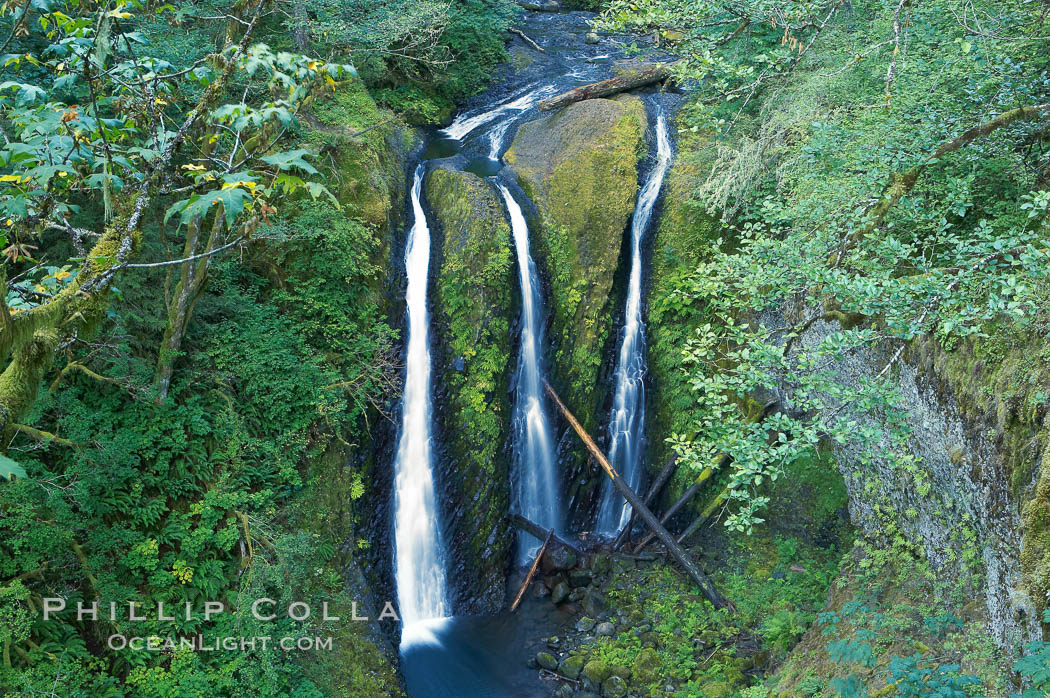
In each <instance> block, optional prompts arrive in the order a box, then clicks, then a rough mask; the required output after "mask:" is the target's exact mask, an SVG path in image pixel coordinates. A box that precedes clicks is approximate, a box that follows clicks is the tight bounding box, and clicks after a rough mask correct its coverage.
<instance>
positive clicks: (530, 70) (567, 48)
mask: <svg viewBox="0 0 1050 698" xmlns="http://www.w3.org/2000/svg"><path fill="white" fill-rule="evenodd" d="M590 17H591V15H589V14H587V13H581V12H572V13H562V14H545V13H529V14H528V15H527V17H526V18H525V20H524V22H523V23H522V24H520V25H519V26H521V27H522V28H523V29H524V30H525V31H526V32H527V33H528V34H529V36H531V37H532V38H534V39H535V40H537V41H538V42H539V44H540V45H542V46H543V47H544V48H545V49H546V51H545V53H542V54H541V53H539V52H531V53H532V54H533V55H532V56H531V57H530V58H531V60H530V61H528V63H527V64H526V66H525V67H523V68H519V69H515V68H513V66H508V67H507V68H506V71H505V72H506V74H505V75H504V76H503V79H502V80H500V81H498V82H497V83H496V86H495V87H493V88H492V89H490V90H489V91H488V92H487V93H484V94H482V95H480V96H478V97H477V98H475V99H473V100H471V102H470V103H469V104H468V105H466V108H465V109H464V110H463V111H462V113H461V114H460V116H458V117H457V118H456V119H455V120H454V121H453V122H452V124H451V125H449V126H448V127H447V128H445V129H442V130H440V131H438V132H436V133H434V134H432V135H431V137H430V138H429V140H428V144H427V147H426V149H425V151H424V153H423V155H422V158H421V160H420V162H419V164H418V166H417V167H416V169H415V172H414V176H413V182H412V190H411V214H412V225H411V228H410V229H409V231H408V233H407V236H406V241H405V254H404V271H405V275H406V280H407V285H406V329H405V338H406V349H405V363H406V372H405V388H404V394H403V397H402V402H401V409H400V416H401V422H400V426H399V430H398V435H397V448H396V451H395V459H394V464H393V468H394V516H393V518H394V544H395V552H394V572H395V576H396V592H397V597H398V604H399V607H400V612H401V619H402V634H401V644H400V653H401V666H402V671H403V674H404V676H405V680H406V685H407V688H408V691H409V694H410V695H411V696H413V698H438V697H448V698H452V697H453V696H455V697H456V698H470V697H472V696H477V697H479V698H480V697H488V696H492V697H493V698H495V697H497V696H499V697H500V698H510V697H514V696H521V697H523V698H524V697H532V696H539V695H549V694H550V691H551V686H549V685H546V684H543V683H542V682H541V680H540V678H539V673H538V672H537V671H535V670H534V669H529V668H528V667H527V666H526V659H527V658H528V657H531V656H534V654H535V652H536V651H537V648H538V647H540V646H541V645H542V643H543V638H545V637H548V636H550V635H552V634H555V633H557V632H558V631H559V630H560V629H562V628H564V627H566V626H567V625H568V624H569V623H571V622H572V617H571V615H570V614H568V613H567V612H565V611H563V610H560V609H559V608H558V607H556V606H554V605H553V604H551V603H550V601H549V600H545V599H535V598H531V595H527V596H526V600H525V602H524V603H523V604H522V606H521V607H520V608H519V609H518V611H517V613H515V614H513V615H511V614H509V613H506V612H504V613H501V614H498V615H495V616H457V615H454V614H455V611H456V609H455V603H454V601H453V599H454V596H455V595H454V589H455V585H456V580H455V578H454V576H452V572H451V571H450V568H449V559H450V551H447V550H445V548H444V545H445V542H444V540H443V539H444V536H443V529H442V525H443V523H442V522H443V517H442V513H441V494H440V492H441V483H440V478H439V475H438V473H440V472H441V469H440V468H439V467H438V463H437V462H436V461H437V460H438V459H440V458H441V456H440V453H441V450H440V448H437V447H436V444H435V442H434V439H435V437H434V425H433V420H434V412H435V409H434V405H433V400H434V386H433V385H432V379H431V374H432V371H433V370H434V367H433V366H432V361H433V358H432V353H431V349H432V347H431V331H430V327H429V323H430V315H429V311H428V302H429V298H428V295H427V294H428V280H429V279H430V276H431V259H432V257H433V255H434V251H433V250H432V249H431V247H432V245H431V229H430V223H429V222H428V219H427V212H426V209H425V207H424V204H423V201H425V191H424V189H425V182H424V180H425V178H426V174H427V172H428V171H429V168H430V167H431V166H432V165H431V162H432V161H437V160H441V161H442V166H446V167H448V166H451V167H455V168H457V169H461V170H465V171H469V172H472V173H474V174H477V175H479V176H481V177H483V178H485V179H486V180H487V182H488V183H489V184H490V185H491V186H493V187H494V190H495V191H497V192H498V194H499V197H500V200H501V201H502V203H503V205H504V207H505V213H506V215H507V218H508V220H509V221H510V224H511V231H512V234H513V240H512V244H513V248H514V253H515V258H516V265H517V271H518V281H519V289H518V290H519V291H520V294H521V296H520V318H519V322H518V328H519V330H518V331H519V332H520V335H519V337H518V339H519V341H518V353H517V362H516V367H515V372H514V374H513V378H512V386H508V387H510V388H512V392H513V405H514V407H513V423H512V433H513V436H512V463H511V492H512V502H511V507H512V510H513V511H516V512H518V513H521V514H522V515H524V516H525V517H526V518H528V519H530V520H532V521H534V522H536V523H538V524H540V525H541V526H544V527H547V528H553V529H555V530H557V531H559V532H561V531H563V530H564V528H565V526H566V524H565V521H566V509H567V507H568V503H567V502H565V501H563V500H564V489H565V486H564V477H563V476H562V474H561V473H559V471H558V461H557V453H556V451H557V444H556V443H555V434H554V431H553V429H552V427H551V412H550V406H549V405H548V404H547V400H546V399H545V396H544V395H543V389H542V381H543V379H544V377H545V375H544V370H545V368H544V367H545V359H544V354H545V350H546V349H545V341H544V323H545V320H546V312H545V308H544V299H543V286H542V282H541V279H540V276H539V274H538V272H537V269H536V265H535V264H534V263H533V260H532V255H531V252H530V249H529V223H528V221H527V218H526V214H525V213H524V212H523V210H522V209H523V208H525V209H526V210H529V202H528V201H527V199H526V198H525V197H524V194H523V193H522V192H521V190H520V189H519V188H518V187H517V185H516V184H515V182H514V177H513V174H509V175H508V173H505V172H504V171H503V163H502V161H501V155H502V153H503V151H504V150H505V148H506V147H507V144H508V143H509V139H510V138H513V134H514V131H515V129H516V127H517V126H518V125H519V124H521V123H523V122H524V121H526V120H529V119H532V118H536V117H537V116H538V112H537V110H536V103H537V102H539V101H540V100H541V99H543V98H545V97H549V96H552V95H555V94H559V93H561V92H564V91H566V90H568V89H571V88H573V87H575V86H578V85H582V84H587V83H590V82H595V81H597V80H601V79H604V78H607V77H610V76H611V75H612V72H611V68H610V65H609V64H610V62H611V59H612V58H620V57H623V55H624V46H623V45H621V44H620V43H619V42H618V41H616V40H615V39H611V38H603V39H602V40H601V42H600V43H599V44H597V45H588V44H586V43H584V41H583V36H584V34H585V33H586V32H587V31H589V29H588V27H587V24H586V22H587V20H588V19H589V18H590ZM657 131H658V134H659V136H658V148H657V150H658V160H657V164H656V165H655V166H653V167H652V168H651V170H652V171H651V172H650V173H649V175H648V176H647V180H646V183H645V185H644V188H643V190H642V194H641V196H640V197H639V202H638V205H637V208H636V211H635V216H634V217H635V222H634V224H633V229H632V234H631V238H630V244H631V250H632V261H631V268H630V279H629V289H628V295H627V312H626V315H625V328H624V330H623V332H622V333H621V335H622V337H623V340H622V347H621V350H620V353H619V355H618V357H619V358H618V362H617V373H616V388H615V403H614V409H613V416H612V420H613V421H612V423H613V424H614V425H615V426H614V427H613V429H614V431H615V434H616V435H617V440H616V442H615V444H619V437H620V434H621V432H622V433H623V439H624V445H623V446H622V447H621V446H617V445H614V446H613V448H614V451H613V452H614V453H615V454H616V457H618V458H619V459H620V460H619V461H618V462H620V463H624V465H622V466H620V467H623V468H624V472H625V473H632V478H633V479H632V483H633V482H635V481H636V480H637V478H640V471H641V467H640V462H639V461H640V457H641V447H642V439H643V436H642V433H641V432H642V429H643V424H644V405H643V402H644V391H643V389H642V386H641V381H642V377H643V376H644V373H645V369H644V326H643V325H642V316H641V313H642V310H641V293H642V289H641V284H642V281H641V277H642V269H641V266H642V262H641V254H642V253H641V250H642V237H643V236H644V234H645V232H646V230H647V228H648V222H649V219H650V217H651V215H652V210H653V205H654V204H655V201H656V199H657V196H658V194H659V189H660V183H661V181H662V179H663V174H664V172H666V170H667V167H668V164H669V161H670V146H669V141H668V137H667V133H666V131H667V126H666V123H665V120H664V118H663V117H662V116H661V117H660V119H659V127H658V129H657ZM621 420H623V425H621ZM628 463H633V468H634V469H633V470H632V469H631V466H630V465H628ZM604 499H608V500H609V501H608V502H606V501H604ZM601 512H602V516H603V520H604V518H606V516H605V515H606V514H608V517H607V518H609V520H610V521H611V522H614V523H610V525H609V527H608V531H609V532H610V533H615V531H616V530H618V529H619V528H620V527H621V526H622V524H623V521H625V520H626V519H625V516H626V515H627V513H628V512H626V511H625V510H624V509H623V507H622V506H621V505H620V504H619V503H618V502H616V501H614V500H613V499H612V498H611V497H608V498H603V502H602V506H601ZM603 530H605V529H603ZM538 546H539V541H537V540H536V539H535V538H532V537H531V536H528V535H527V534H521V536H520V538H519V540H518V546H517V551H516V556H515V559H516V561H517V562H518V563H519V564H525V563H527V561H529V560H531V557H532V556H533V555H534V554H535V552H536V549H537V548H538ZM520 581H521V580H520V577H519V578H518V579H517V580H508V587H507V588H508V592H509V593H510V594H513V592H514V591H516V589H517V585H518V584H520Z"/></svg>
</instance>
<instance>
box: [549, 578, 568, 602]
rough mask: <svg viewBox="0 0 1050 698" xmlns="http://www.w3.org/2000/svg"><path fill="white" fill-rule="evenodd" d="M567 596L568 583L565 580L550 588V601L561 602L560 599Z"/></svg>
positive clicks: (564, 598)
mask: <svg viewBox="0 0 1050 698" xmlns="http://www.w3.org/2000/svg"><path fill="white" fill-rule="evenodd" d="M567 598H569V585H568V584H567V583H565V582H558V583H557V584H556V585H554V588H553V589H551V601H553V602H554V603H561V602H562V601H564V600H566V599H567Z"/></svg>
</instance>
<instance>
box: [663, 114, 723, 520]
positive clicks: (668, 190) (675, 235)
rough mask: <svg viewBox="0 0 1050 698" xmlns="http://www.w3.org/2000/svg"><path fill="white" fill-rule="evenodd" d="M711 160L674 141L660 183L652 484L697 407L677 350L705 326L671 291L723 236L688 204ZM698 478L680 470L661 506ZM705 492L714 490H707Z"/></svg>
mask: <svg viewBox="0 0 1050 698" xmlns="http://www.w3.org/2000/svg"><path fill="white" fill-rule="evenodd" d="M714 155H715V149H714V147H713V145H712V141H711V138H710V137H709V136H707V135H704V134H699V135H689V136H681V137H680V138H679V142H678V153H677V155H676V157H675V163H674V166H673V167H672V168H671V170H670V171H669V172H668V173H667V178H666V179H665V180H664V201H663V206H662V210H661V213H660V219H659V221H658V222H657V225H656V230H655V231H654V233H653V244H652V262H651V269H652V272H651V274H652V276H651V279H652V281H651V286H650V290H649V318H648V324H647V333H648V342H649V373H650V375H651V376H652V399H650V400H649V405H650V408H649V416H648V422H649V449H650V451H649V458H648V464H649V466H648V467H649V469H650V471H651V477H655V476H656V474H657V473H659V471H660V470H661V469H662V468H663V467H664V465H666V463H667V461H668V460H669V459H670V458H671V456H672V454H673V452H672V450H671V447H670V445H669V444H668V443H667V441H666V438H667V437H668V436H669V435H671V434H688V433H690V432H691V431H692V429H693V424H692V423H693V414H694V413H693V408H694V405H695V404H696V400H695V397H694V395H693V391H692V388H691V387H690V384H689V378H688V375H687V374H686V373H685V371H684V370H683V366H682V353H681V347H682V346H683V345H684V344H685V342H686V341H687V339H689V338H691V337H693V336H694V334H695V330H696V328H697V327H699V326H700V325H702V324H703V323H704V322H706V321H708V318H707V317H706V315H705V313H704V309H703V308H699V307H697V306H696V304H690V303H684V302H681V301H680V300H679V299H678V298H677V297H676V296H675V291H676V290H677V288H678V283H679V281H680V280H681V278H682V277H683V276H685V275H687V274H689V273H690V272H692V271H693V270H695V269H696V265H697V264H698V263H699V262H700V261H701V260H703V259H704V258H705V256H706V255H707V254H708V253H709V251H710V250H711V248H712V245H713V244H714V242H715V240H717V239H718V236H719V235H720V234H721V232H722V225H721V223H720V221H719V220H718V218H717V216H712V215H711V214H709V213H707V211H706V210H705V209H704V208H703V206H702V205H701V204H700V203H699V202H697V201H696V200H695V199H694V198H693V191H694V190H695V188H696V186H697V183H698V182H700V181H701V180H702V179H703V177H704V176H705V175H706V173H707V172H708V171H709V168H710V164H711V162H713V158H714ZM697 475H698V473H696V472H695V471H692V470H691V469H688V468H679V469H678V472H677V473H676V477H675V478H673V479H672V481H671V482H670V483H669V486H668V487H666V488H665V489H664V494H663V497H664V499H665V501H666V502H667V503H670V502H674V501H675V500H677V499H678V497H679V496H681V494H682V492H683V491H684V490H685V489H686V488H687V487H689V485H691V484H692V482H693V480H694V479H695V478H696V477H697ZM711 489H715V490H717V489H718V488H714V487H710V486H707V487H706V490H711ZM706 490H705V491H706ZM712 496H713V495H712ZM707 504H708V502H707V501H706V500H705V498H703V497H696V498H694V499H693V502H692V503H691V506H693V507H695V508H696V509H697V510H702V509H703V508H704V507H705V506H707Z"/></svg>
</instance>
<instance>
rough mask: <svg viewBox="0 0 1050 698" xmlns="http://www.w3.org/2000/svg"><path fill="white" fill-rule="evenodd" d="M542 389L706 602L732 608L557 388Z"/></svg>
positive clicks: (716, 606)
mask: <svg viewBox="0 0 1050 698" xmlns="http://www.w3.org/2000/svg"><path fill="white" fill-rule="evenodd" d="M543 386H544V387H545V388H546V389H547V394H548V395H550V397H551V400H552V401H553V402H554V405H555V406H556V407H557V408H558V411H559V412H561V413H562V416H563V417H565V420H566V421H567V422H568V423H569V425H570V426H571V427H572V428H573V430H575V432H576V434H577V435H578V436H579V437H580V440H582V441H583V445H584V446H586V447H587V450H588V451H590V452H591V455H592V456H594V459H595V460H596V461H598V464H599V465H601V467H602V470H604V471H605V474H606V475H608V476H609V477H610V478H612V483H613V486H614V487H616V490H617V491H618V492H619V493H620V494H622V495H623V497H624V499H626V500H627V502H628V503H629V504H630V505H631V507H633V508H634V510H635V511H637V512H638V515H639V516H641V517H642V520H643V521H645V523H646V525H647V526H649V528H650V529H651V530H652V531H653V532H654V533H655V534H656V536H657V538H659V539H660V541H661V542H662V543H663V544H664V545H665V546H666V547H667V551H668V552H669V553H671V555H672V556H673V557H674V558H675V559H676V560H678V564H680V565H681V566H682V568H683V569H684V570H685V571H686V573H687V574H688V575H689V576H690V577H692V579H693V581H694V582H696V584H697V586H699V587H700V591H701V592H703V594H704V596H705V597H707V600H708V601H710V602H711V603H712V604H714V605H715V608H725V607H726V606H727V605H729V604H728V603H727V602H726V600H725V597H723V596H722V595H721V594H720V593H718V590H717V589H715V587H714V585H713V584H711V580H709V579H708V578H707V575H705V574H704V573H703V571H702V570H701V569H700V567H699V565H697V564H696V563H695V562H694V561H693V560H692V558H690V557H689V555H688V554H687V553H686V552H685V551H684V550H683V549H682V546H680V545H679V544H678V541H676V540H675V539H674V536H672V535H671V534H670V533H669V532H668V531H667V529H666V528H664V527H663V526H662V525H661V524H660V521H659V520H658V519H657V518H656V516H654V515H653V512H651V511H649V507H647V506H645V502H643V501H642V498H641V497H639V496H638V494H637V493H636V492H635V491H634V490H633V489H631V487H630V485H628V484H627V483H626V482H625V481H624V479H623V478H622V477H620V474H619V473H617V472H616V470H615V469H614V468H613V467H612V465H611V464H610V463H609V459H608V458H606V457H605V454H603V453H602V452H601V450H600V449H599V448H598V446H597V444H595V443H594V440H593V439H592V438H591V436H590V434H588V433H587V432H586V431H585V430H584V428H583V427H582V426H581V425H580V423H579V421H577V419H576V417H574V416H573V414H572V412H570V411H569V408H567V407H566V406H565V405H564V404H563V403H562V401H561V398H559V397H558V394H557V393H555V392H554V388H552V387H551V386H550V384H549V383H548V382H547V381H544V382H543Z"/></svg>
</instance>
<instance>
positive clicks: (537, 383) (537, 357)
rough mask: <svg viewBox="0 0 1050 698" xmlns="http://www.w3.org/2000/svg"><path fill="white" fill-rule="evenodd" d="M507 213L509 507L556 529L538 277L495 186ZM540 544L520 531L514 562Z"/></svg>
mask: <svg viewBox="0 0 1050 698" xmlns="http://www.w3.org/2000/svg"><path fill="white" fill-rule="evenodd" d="M496 186H497V187H499V190H500V193H501V194H503V200H504V201H505V202H506V205H507V213H508V214H509V215H510V225H511V231H512V232H513V234H514V251H515V253H516V255H517V258H518V273H519V278H520V282H521V342H520V347H519V349H518V369H517V375H516V381H515V385H514V395H515V400H514V422H513V428H514V458H513V463H512V466H511V467H512V473H513V497H514V507H515V509H516V511H517V512H518V513H520V514H521V515H522V516H524V517H525V518H527V519H529V520H530V521H533V522H534V523H537V524H539V525H540V526H543V527H544V528H547V529H554V530H559V529H560V528H561V517H562V514H561V503H560V499H559V497H558V477H557V472H556V467H555V466H556V459H555V455H554V439H553V432H552V431H551V427H550V421H549V420H548V419H547V411H546V408H545V404H546V400H545V399H544V397H543V384H542V380H543V353H542V346H543V336H542V332H543V330H542V328H543V314H542V312H543V311H542V308H543V299H542V297H541V296H540V285H539V276H538V275H537V273H536V265H535V264H534V263H533V261H532V256H531V255H530V254H529V227H528V224H527V223H526V222H525V216H524V215H522V212H521V206H519V205H518V202H517V201H515V200H514V197H513V196H512V195H511V193H510V191H508V190H507V188H506V187H504V186H503V185H502V184H497V185H496ZM539 545H540V543H539V541H537V540H536V539H535V538H532V537H531V536H528V535H527V534H524V533H523V534H522V536H521V537H520V538H519V545H518V560H519V562H525V561H527V560H528V559H530V558H531V557H532V556H533V555H535V553H536V549H537V548H538V547H539Z"/></svg>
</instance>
